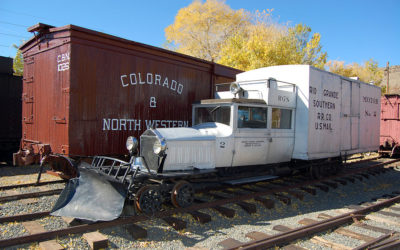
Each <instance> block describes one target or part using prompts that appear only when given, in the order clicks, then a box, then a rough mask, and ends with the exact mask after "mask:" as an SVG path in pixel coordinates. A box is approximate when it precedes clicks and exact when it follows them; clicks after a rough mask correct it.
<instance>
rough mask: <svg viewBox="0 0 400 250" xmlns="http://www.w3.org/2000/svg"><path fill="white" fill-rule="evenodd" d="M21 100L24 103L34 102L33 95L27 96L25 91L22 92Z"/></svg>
mask: <svg viewBox="0 0 400 250" xmlns="http://www.w3.org/2000/svg"><path fill="white" fill-rule="evenodd" d="M22 101H23V102H24V103H34V101H33V96H28V94H26V93H23V94H22Z"/></svg>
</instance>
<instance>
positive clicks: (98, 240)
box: [83, 232, 108, 250]
mask: <svg viewBox="0 0 400 250" xmlns="http://www.w3.org/2000/svg"><path fill="white" fill-rule="evenodd" d="M83 238H84V239H85V240H86V241H87V242H88V244H89V246H90V248H91V249H93V250H97V249H100V248H107V246H108V238H107V236H105V235H104V234H102V233H100V232H90V233H85V234H84V235H83Z"/></svg>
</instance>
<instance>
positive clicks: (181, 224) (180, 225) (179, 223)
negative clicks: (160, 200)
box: [162, 217, 187, 231]
mask: <svg viewBox="0 0 400 250" xmlns="http://www.w3.org/2000/svg"><path fill="white" fill-rule="evenodd" d="M162 219H163V220H164V221H165V222H166V223H167V224H168V225H170V226H171V227H173V228H174V229H175V230H177V231H179V230H182V229H185V228H186V226H187V223H186V221H183V220H180V219H178V218H175V217H164V218H162Z"/></svg>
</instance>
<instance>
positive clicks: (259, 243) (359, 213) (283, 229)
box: [219, 192, 400, 249]
mask: <svg viewBox="0 0 400 250" xmlns="http://www.w3.org/2000/svg"><path fill="white" fill-rule="evenodd" d="M399 194H400V192H397V196H395V197H393V198H391V199H387V200H384V201H381V202H378V203H376V204H371V205H366V206H357V207H354V206H353V207H350V208H348V210H350V211H349V212H347V213H343V214H341V215H337V216H332V215H328V214H319V216H318V220H316V219H309V218H306V219H303V220H301V221H299V222H298V223H299V224H303V225H304V226H302V227H298V228H289V227H287V226H284V225H276V226H275V227H274V230H275V231H277V232H279V233H277V234H275V235H268V234H265V233H262V232H250V233H248V234H247V235H246V236H247V237H249V238H250V239H252V240H251V241H249V242H240V241H238V240H235V239H232V238H228V239H226V240H224V241H221V242H220V243H219V245H221V246H222V247H224V249H267V248H275V247H285V246H287V247H289V248H290V249H305V248H303V247H300V246H298V245H295V244H291V243H292V242H294V241H298V240H302V239H306V240H307V241H311V242H313V243H314V244H317V245H320V246H322V247H329V248H335V249H378V248H379V249H398V248H400V230H390V229H386V228H383V227H376V226H371V225H368V224H366V223H365V222H363V221H362V220H378V221H382V222H385V223H388V224H392V225H395V226H400V222H397V221H396V219H397V218H399V217H400V213H399V212H400V207H398V206H393V205H394V204H395V203H397V202H400V195H399ZM387 207H389V210H391V211H384V210H383V209H384V208H387ZM392 211H394V212H392ZM372 212H375V214H378V215H384V216H386V217H391V218H383V217H379V216H377V215H372ZM395 212H397V213H395ZM320 219H322V220H320ZM349 225H353V226H355V227H359V228H363V229H365V230H370V231H375V232H380V233H382V234H383V235H382V236H380V237H371V236H368V235H366V234H361V233H357V232H355V231H352V230H349V229H347V228H346V227H348V226H349ZM326 231H331V232H335V233H339V234H343V235H345V236H348V237H352V238H354V239H357V240H360V241H363V242H364V243H363V244H361V245H359V246H357V247H355V248H351V247H348V246H345V245H343V244H341V243H339V242H334V241H330V240H326V239H324V238H322V237H320V236H315V235H316V234H318V233H321V232H326Z"/></svg>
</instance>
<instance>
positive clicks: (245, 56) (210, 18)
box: [165, 0, 327, 70]
mask: <svg viewBox="0 0 400 250" xmlns="http://www.w3.org/2000/svg"><path fill="white" fill-rule="evenodd" d="M165 33H166V37H167V42H168V44H169V45H172V49H173V50H175V51H178V52H181V53H184V54H188V55H192V56H195V57H199V58H202V59H206V60H210V61H215V62H218V63H221V64H224V65H227V66H231V67H235V68H238V69H241V70H250V69H255V68H260V67H266V66H271V65H281V64H310V65H313V66H316V67H319V68H323V67H324V65H325V63H326V57H327V55H326V53H325V52H322V47H321V45H320V39H321V36H320V35H319V34H318V33H315V34H311V29H310V28H309V27H307V26H306V25H302V24H299V25H295V26H294V27H289V26H288V25H282V24H278V23H277V22H274V21H273V18H272V10H266V11H255V12H254V13H250V12H248V11H244V10H242V9H241V10H237V11H236V10H232V9H231V8H230V7H229V6H228V5H226V4H225V2H223V1H219V0H207V1H206V2H204V3H203V2H201V1H199V0H196V1H194V2H193V3H192V4H190V5H189V6H188V7H186V8H183V9H181V10H179V12H178V14H177V15H176V17H175V22H174V23H173V24H171V25H170V26H168V27H167V28H166V29H165ZM167 47H168V46H167ZM169 48H171V46H169Z"/></svg>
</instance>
